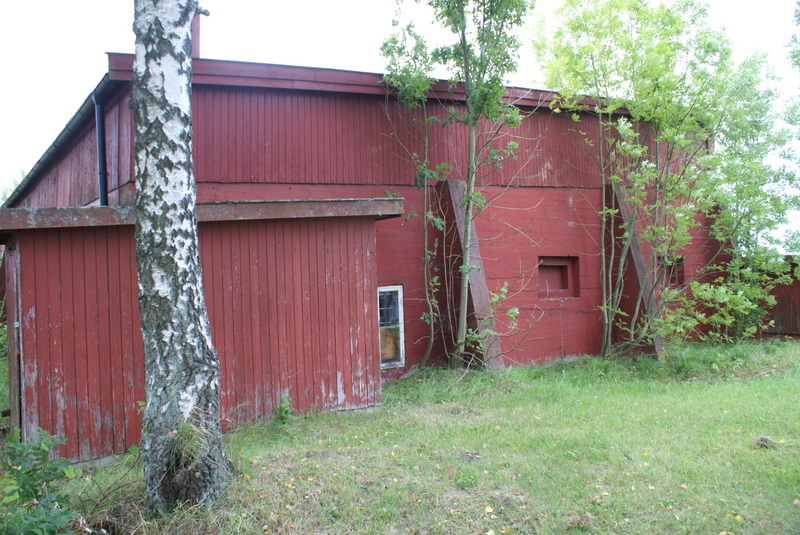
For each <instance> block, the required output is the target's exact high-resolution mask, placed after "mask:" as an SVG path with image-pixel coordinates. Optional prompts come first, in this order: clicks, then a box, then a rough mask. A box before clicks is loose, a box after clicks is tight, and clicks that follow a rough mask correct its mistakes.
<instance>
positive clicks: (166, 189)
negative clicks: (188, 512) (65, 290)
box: [130, 0, 231, 513]
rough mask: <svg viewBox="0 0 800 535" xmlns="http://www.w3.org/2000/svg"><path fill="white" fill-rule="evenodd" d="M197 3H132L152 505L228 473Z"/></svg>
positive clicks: (200, 495)
mask: <svg viewBox="0 0 800 535" xmlns="http://www.w3.org/2000/svg"><path fill="white" fill-rule="evenodd" d="M198 11H199V7H198V5H197V0H135V17H134V33H135V34H136V58H135V61H134V67H133V70H134V73H133V93H132V96H131V100H130V107H131V109H132V110H133V114H134V121H135V125H136V138H135V143H134V151H135V163H136V197H135V203H136V261H137V266H138V275H139V313H140V316H141V324H142V335H143V338H144V347H145V409H144V414H143V421H142V452H143V463H144V478H145V488H146V491H147V497H148V509H149V510H150V511H151V512H153V513H161V512H164V511H165V510H166V509H168V508H169V507H171V506H172V504H173V503H174V502H175V501H178V500H180V501H182V502H190V503H201V502H206V501H209V500H212V499H214V498H215V497H216V496H217V495H218V494H219V492H220V490H221V488H222V487H223V485H224V483H225V482H226V481H227V480H228V479H229V478H230V474H231V470H230V463H229V462H228V460H227V458H226V457H225V454H224V452H223V450H222V444H221V433H220V428H219V363H218V359H217V354H216V351H215V350H214V347H213V345H212V342H211V329H210V326H209V322H208V315H207V311H206V306H205V300H204V295H203V286H202V275H201V270H200V261H199V256H198V239H197V219H196V216H195V203H196V187H195V182H194V176H193V173H192V159H191V153H192V144H191V135H192V112H191V105H190V97H191V77H192V59H191V23H192V18H193V17H194V15H195V14H196V13H198Z"/></svg>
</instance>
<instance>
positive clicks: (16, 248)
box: [0, 54, 704, 459]
mask: <svg viewBox="0 0 800 535" xmlns="http://www.w3.org/2000/svg"><path fill="white" fill-rule="evenodd" d="M132 62H133V57H132V56H131V55H119V54H111V55H109V71H108V73H107V75H106V76H104V78H103V79H102V81H101V82H100V83H99V84H98V86H97V87H96V89H95V90H94V92H93V93H92V94H91V95H90V96H89V97H88V98H87V99H86V101H85V102H84V103H83V104H82V105H81V107H80V108H79V110H78V112H77V113H76V114H75V116H74V117H73V118H72V120H71V121H70V122H69V124H68V125H67V126H66V127H65V129H64V130H63V132H62V133H61V135H60V136H59V137H58V138H57V139H56V140H55V142H54V143H53V144H52V146H51V147H50V149H49V150H48V151H47V152H46V153H45V154H44V156H42V158H41V159H40V160H39V162H38V163H37V164H36V165H35V167H34V168H33V169H32V170H31V172H30V173H29V174H28V176H27V177H26V179H25V180H24V181H23V183H22V184H20V186H19V188H18V189H17V190H16V191H15V192H14V193H13V194H12V196H11V197H10V198H9V200H8V201H7V202H6V204H5V207H4V208H5V209H4V210H2V211H0V231H2V237H3V240H4V243H5V245H6V260H5V272H6V289H7V290H6V291H7V299H6V303H7V305H6V310H7V314H8V325H9V326H13V329H10V330H9V334H10V336H9V340H10V346H11V357H10V364H11V365H10V374H11V396H12V399H11V402H12V403H11V407H12V425H18V426H21V428H22V433H23V436H26V437H29V436H31V435H32V434H33V433H35V432H36V430H37V428H38V427H41V428H43V429H45V430H47V431H49V432H50V433H53V434H57V435H60V436H63V437H66V438H67V439H68V442H67V445H66V447H65V450H64V454H65V455H67V456H68V457H71V458H75V459H88V458H95V457H100V456H103V455H107V454H111V453H115V452H120V451H123V450H124V449H125V448H126V447H128V446H130V445H132V444H135V443H137V442H138V440H139V417H138V415H137V407H138V403H139V402H141V401H143V396H144V395H143V355H142V351H143V350H142V341H141V333H140V330H139V319H138V310H137V296H136V269H135V258H134V245H133V210H132V199H133V189H134V182H133V155H132V146H133V139H132V136H133V124H132V115H131V112H130V111H129V109H128V98H129V96H130V80H131V68H132ZM451 89H452V88H450V89H448V88H447V87H445V86H444V85H442V86H440V87H439V89H438V90H437V96H438V97H439V98H440V99H442V100H443V101H444V104H445V105H450V104H453V103H455V104H458V102H459V101H460V100H462V98H461V96H460V95H459V93H458V92H457V91H453V90H451ZM510 91H511V96H512V98H513V99H514V102H515V103H516V105H517V106H519V107H520V108H521V110H522V111H523V112H524V114H525V119H524V120H523V123H522V125H521V126H520V127H519V128H518V129H516V130H514V131H510V132H508V133H507V134H506V135H507V136H513V137H514V138H515V139H517V140H518V142H519V146H520V149H519V157H518V158H517V159H514V160H508V161H506V162H504V165H503V166H502V167H491V168H490V169H485V170H484V171H483V172H482V174H481V176H480V177H479V181H480V188H481V189H482V191H483V193H484V195H485V197H486V198H487V199H488V200H489V204H488V206H487V208H486V209H485V210H484V211H483V212H482V213H481V215H480V217H479V218H478V219H477V220H476V221H475V230H476V233H477V236H478V240H477V243H478V244H479V246H480V250H479V254H478V256H476V257H474V258H475V261H476V262H477V261H478V260H480V261H481V262H482V269H481V270H480V271H474V272H473V273H471V274H470V277H471V280H470V284H471V288H472V292H471V293H472V295H473V296H474V297H473V301H472V302H471V309H472V310H473V312H474V313H475V315H481V314H484V313H485V312H486V307H487V301H488V295H489V293H490V292H496V291H498V290H499V289H501V288H502V287H503V286H504V285H505V284H506V283H508V288H509V292H508V297H507V299H506V300H505V301H504V303H503V305H502V306H503V310H501V311H500V312H501V314H500V315H499V317H502V312H503V311H504V310H506V309H509V308H511V307H515V308H517V309H519V322H520V323H519V326H518V327H517V328H516V329H515V330H513V332H512V333H511V334H509V335H508V336H501V337H499V339H498V341H497V343H496V344H494V346H493V347H492V348H490V350H489V352H487V354H488V353H491V357H492V364H493V365H512V364H528V363H540V362H544V361H547V360H552V359H555V358H560V357H564V356H568V355H578V354H585V353H596V352H597V351H598V345H599V337H600V334H599V333H600V327H601V324H600V319H599V315H598V313H597V306H598V305H599V304H600V301H601V296H600V279H599V273H600V267H601V266H600V262H601V257H600V254H599V251H598V243H599V237H600V233H601V227H600V220H599V217H598V211H599V210H600V209H601V208H602V206H601V197H602V195H601V194H602V187H603V186H602V183H601V181H600V179H599V177H598V176H597V172H596V166H595V165H594V163H593V161H592V160H591V158H590V156H589V154H587V152H586V151H585V149H584V146H583V142H582V140H581V136H579V135H576V132H575V123H574V122H573V121H572V120H571V119H570V118H568V117H564V116H562V115H559V114H555V113H552V112H551V111H550V110H549V108H548V105H549V103H550V100H551V99H552V98H553V94H551V93H549V92H545V91H528V90H521V89H511V90H510ZM192 99H193V116H194V137H193V142H194V162H195V168H194V170H195V176H196V179H197V184H198V201H199V202H200V203H201V204H200V205H199V206H198V218H199V221H200V240H201V243H200V252H201V257H202V258H201V260H202V265H203V270H204V284H205V291H206V296H207V299H206V301H207V304H208V308H209V315H210V319H211V325H212V334H213V340H214V343H215V345H216V347H217V350H218V352H219V356H220V360H221V376H222V377H221V396H222V400H221V404H222V413H223V418H224V422H223V424H224V425H225V426H227V427H230V426H231V425H235V424H237V423H239V422H243V421H249V420H255V419H259V418H264V417H268V416H269V415H270V414H271V409H272V407H274V406H275V405H276V404H277V403H279V402H280V400H281V398H282V397H283V396H289V397H291V399H292V404H293V406H294V407H295V408H297V409H300V410H317V409H341V408H355V407H366V406H370V405H375V404H378V403H379V402H380V394H381V381H382V379H386V378H394V377H398V376H400V375H401V374H403V373H404V372H405V371H407V370H409V369H410V368H412V367H414V366H415V365H417V364H418V363H419V362H420V359H421V358H422V356H423V355H424V353H425V350H426V347H427V342H428V338H429V337H428V326H427V324H426V323H425V322H424V321H422V319H420V318H421V316H422V315H423V313H424V312H425V311H426V307H425V301H424V287H425V282H424V275H423V269H422V262H421V258H422V256H423V253H424V247H425V246H424V243H425V242H424V237H425V236H423V223H422V219H421V218H419V217H399V216H402V215H404V214H406V215H408V214H413V213H417V214H421V213H422V210H423V190H421V189H419V188H417V187H416V186H415V184H414V175H415V167H414V164H413V162H412V157H411V155H413V154H414V153H415V152H419V151H421V150H423V147H422V145H421V141H420V139H419V136H418V130H417V129H416V127H415V126H414V124H413V114H412V113H411V112H409V111H407V110H404V109H403V108H402V107H400V106H398V105H397V103H396V102H395V100H394V99H393V98H392V97H391V96H389V94H388V92H387V88H386V87H385V86H384V85H383V84H382V83H381V76H380V75H378V74H367V73H358V72H344V71H337V70H326V69H314V68H301V67H287V66H277V65H263V64H252V63H239V62H228V61H212V60H204V59H196V60H195V62H194V87H193V96H192ZM465 142H466V135H465V133H464V132H461V131H460V130H459V129H458V128H441V127H438V128H433V129H431V131H430V144H429V147H428V152H429V156H428V157H429V159H430V161H431V162H433V163H434V164H435V163H437V162H456V161H457V160H455V159H454V157H453V154H454V153H457V152H458V151H461V152H463V150H462V148H463V146H464V143H465ZM462 177H463V169H460V168H459V167H458V166H456V167H454V168H453V170H452V171H451V173H450V178H452V179H458V178H462ZM458 184H459V183H458V182H457V181H454V182H442V184H441V185H440V186H439V187H438V189H437V190H436V191H437V193H438V198H439V200H440V202H441V204H442V205H443V206H444V208H443V213H445V214H452V212H453V211H452V209H450V210H448V209H447V206H451V207H452V206H453V203H458V202H459V198H460V197H459V196H460V195H461V193H460V189H459V187H458ZM106 204H107V206H106ZM427 239H428V245H427V247H428V249H429V250H432V251H433V252H434V253H435V255H436V258H437V260H435V262H434V272H437V273H438V272H439V271H442V270H445V271H446V268H447V265H446V264H447V260H446V256H447V255H450V254H452V252H453V251H452V250H451V249H450V244H448V240H447V237H446V236H444V235H441V234H440V233H438V232H436V231H434V230H432V229H431V230H429V232H428V236H427ZM456 245H457V244H456ZM454 250H456V251H457V247H456V249H454ZM696 256H697V258H694V257H688V256H687V257H686V259H685V265H684V266H683V269H684V270H685V271H686V276H687V277H688V276H689V274H690V273H691V271H692V270H693V269H694V266H695V264H696V263H699V262H702V259H701V258H700V257H701V256H704V253H703V251H700V253H699V254H698V255H696ZM441 281H442V284H445V285H446V284H450V283H451V282H452V281H450V280H449V279H448V278H447V277H443V278H442V279H441ZM448 311H450V312H451V311H452V306H450V304H449V303H444V304H443V312H444V313H445V315H447V313H448ZM443 325H445V331H446V327H447V326H448V325H449V322H448V321H447V318H444V321H443ZM508 328H509V326H508V325H505V324H504V322H502V321H500V322H499V324H498V325H497V326H496V329H497V330H498V331H505V330H506V329H508ZM445 340H446V337H443V336H439V335H437V342H436V344H435V346H434V353H433V355H434V357H433V358H434V359H435V358H437V357H439V356H441V355H442V353H443V352H444V350H445V345H446V341H445Z"/></svg>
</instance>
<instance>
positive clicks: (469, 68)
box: [381, 0, 531, 363]
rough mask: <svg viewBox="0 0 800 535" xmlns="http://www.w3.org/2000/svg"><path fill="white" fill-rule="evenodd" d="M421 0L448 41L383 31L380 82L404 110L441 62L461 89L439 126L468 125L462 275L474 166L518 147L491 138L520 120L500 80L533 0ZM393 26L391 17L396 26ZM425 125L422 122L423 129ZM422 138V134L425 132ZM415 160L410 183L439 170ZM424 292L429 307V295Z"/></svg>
mask: <svg viewBox="0 0 800 535" xmlns="http://www.w3.org/2000/svg"><path fill="white" fill-rule="evenodd" d="M418 1H419V0H418ZM426 3H427V5H428V6H429V7H430V8H431V9H432V10H433V13H434V19H435V21H436V23H437V24H438V25H439V26H440V27H441V28H442V29H443V30H446V31H447V32H448V33H449V35H450V37H451V38H452V41H451V43H450V44H446V45H443V46H439V47H436V48H433V49H429V48H428V47H427V45H426V44H425V42H424V40H423V39H422V38H421V37H420V36H419V35H418V34H417V33H416V32H415V31H414V27H413V25H411V24H409V25H407V26H405V27H404V28H402V29H401V30H400V31H399V32H398V33H395V34H394V35H392V36H391V37H389V39H387V41H386V42H385V43H384V45H383V47H382V49H381V51H382V53H383V54H384V56H385V57H386V58H387V61H388V65H387V74H386V76H385V77H384V81H385V82H386V83H387V84H389V85H390V86H391V87H393V88H394V89H395V90H396V92H397V93H396V94H397V98H398V100H399V101H400V102H401V103H402V104H404V105H405V106H406V107H408V108H417V107H420V106H421V107H423V108H424V105H425V102H426V100H427V93H428V91H429V89H430V86H431V84H432V83H433V81H434V80H433V78H432V77H431V75H430V73H431V71H432V69H433V68H434V67H436V66H441V67H444V68H446V69H447V70H448V71H449V72H450V75H451V83H452V84H454V85H459V86H460V87H462V88H463V90H464V94H465V96H466V106H465V107H463V108H460V107H456V106H453V105H450V106H449V107H448V108H447V111H448V116H447V118H446V119H444V120H442V121H441V125H442V126H444V127H449V126H451V125H462V126H466V127H467V129H468V140H469V141H468V143H467V147H466V150H465V151H464V153H463V155H462V157H463V163H464V166H463V167H464V168H465V169H466V173H465V175H466V176H465V182H466V193H465V195H464V199H463V202H462V204H461V207H460V208H461V211H462V213H463V217H464V221H465V223H466V224H465V225H464V231H463V236H462V240H461V241H462V243H463V244H464V245H463V246H462V266H461V267H460V273H462V275H463V274H466V273H468V272H469V270H470V267H469V266H468V261H469V256H470V255H469V248H470V245H469V244H470V243H471V238H470V227H471V225H470V222H471V221H472V218H473V217H474V212H480V211H481V210H483V209H484V208H485V207H486V201H485V199H484V198H483V196H482V195H480V193H478V192H476V191H475V177H476V174H477V171H478V169H479V168H480V167H481V166H483V165H493V166H495V167H501V166H502V162H503V160H504V159H505V158H508V157H513V156H514V151H515V149H516V148H517V146H516V143H514V142H511V143H507V144H506V145H505V146H504V147H503V148H502V149H498V148H497V147H495V146H493V145H492V143H491V142H492V140H493V139H494V138H495V137H496V136H497V135H498V134H499V132H500V127H503V126H505V127H515V126H518V125H519V124H520V122H521V120H522V116H521V115H520V112H519V110H518V109H517V108H516V107H515V106H513V105H512V104H509V103H507V102H505V96H506V90H505V84H504V78H505V76H506V75H507V74H508V73H509V72H512V71H513V70H514V69H516V61H517V49H518V48H519V45H520V43H519V39H518V38H517V36H516V35H515V33H514V30H515V28H517V27H518V26H520V25H521V23H522V19H523V17H524V15H525V13H526V12H527V10H528V8H529V7H530V5H531V3H530V2H529V1H528V0H482V1H475V0H427V2H426ZM399 26H400V25H399V23H395V27H399ZM482 122H490V123H494V124H495V126H496V127H497V128H488V129H486V130H485V131H483V132H481V133H478V126H479V125H481V123H482ZM430 124H431V122H430V121H428V120H426V121H424V127H423V128H427V127H428V126H429V125H430ZM482 130H483V129H482ZM423 137H424V138H425V139H426V140H427V135H426V134H423ZM479 137H480V138H481V139H480V141H479V139H478V138H479ZM426 150H427V149H426ZM413 159H414V161H415V164H416V167H417V171H416V175H415V180H414V181H415V184H416V185H417V186H418V187H421V186H422V185H427V184H428V183H429V182H431V181H432V180H434V179H437V178H439V177H440V176H441V172H440V171H439V168H438V167H437V168H436V169H437V171H434V170H432V169H430V166H429V162H428V161H427V159H426V158H413ZM447 170H448V171H449V166H448V167H447ZM437 223H438V222H437ZM437 223H434V225H435V226H437V228H438V225H437ZM426 228H427V227H426ZM426 257H427V255H426ZM426 271H427V270H426ZM460 285H461V288H460V298H459V311H458V321H457V327H456V335H455V344H454V347H455V350H454V351H453V355H454V359H453V363H457V362H458V361H460V360H463V356H464V355H463V353H464V351H465V350H466V348H467V321H466V318H467V304H468V299H467V297H468V292H469V289H468V286H467V279H466V277H462V279H461V282H460ZM427 295H428V297H427V300H428V305H429V308H430V297H429V296H430V293H428V294H427ZM430 315H431V311H430V310H429V316H430ZM429 347H430V346H429ZM423 360H426V359H423Z"/></svg>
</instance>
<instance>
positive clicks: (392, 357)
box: [378, 286, 406, 368]
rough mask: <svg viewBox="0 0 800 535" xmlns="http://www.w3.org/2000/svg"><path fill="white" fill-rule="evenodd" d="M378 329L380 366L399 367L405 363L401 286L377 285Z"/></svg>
mask: <svg viewBox="0 0 800 535" xmlns="http://www.w3.org/2000/svg"><path fill="white" fill-rule="evenodd" d="M378 330H379V331H380V339H381V368H399V367H402V366H403V365H405V362H406V345H405V332H404V328H403V287H402V286H380V287H378Z"/></svg>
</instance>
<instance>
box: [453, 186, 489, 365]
mask: <svg viewBox="0 0 800 535" xmlns="http://www.w3.org/2000/svg"><path fill="white" fill-rule="evenodd" d="M444 184H445V187H446V189H447V194H448V196H449V200H450V204H451V206H452V209H453V212H452V213H453V216H454V219H455V222H456V228H457V229H458V243H460V244H461V247H462V251H463V242H462V240H463V236H464V228H465V221H464V213H463V211H462V210H461V209H460V206H461V202H462V201H463V199H464V194H465V193H466V190H467V186H466V184H465V183H464V182H463V181H461V180H446V181H444ZM470 225H471V226H472V230H471V231H470V255H469V265H470V266H473V267H474V268H475V269H472V270H470V272H469V275H468V284H469V300H470V304H471V305H472V310H473V311H474V314H475V321H476V324H477V328H478V332H479V333H487V334H484V342H483V343H484V345H485V347H486V352H485V353H484V355H483V361H484V366H486V367H487V368H489V369H495V368H501V367H503V358H502V353H501V350H500V341H499V340H498V339H497V336H496V335H494V334H490V333H491V332H493V331H494V330H495V322H494V318H493V317H492V315H491V306H490V305H489V298H490V296H489V286H488V285H487V284H486V273H485V271H484V268H483V259H482V258H481V252H480V251H481V250H480V244H479V240H478V233H477V230H476V229H475V222H474V221H470Z"/></svg>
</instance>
